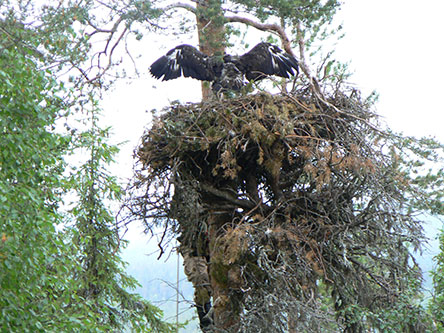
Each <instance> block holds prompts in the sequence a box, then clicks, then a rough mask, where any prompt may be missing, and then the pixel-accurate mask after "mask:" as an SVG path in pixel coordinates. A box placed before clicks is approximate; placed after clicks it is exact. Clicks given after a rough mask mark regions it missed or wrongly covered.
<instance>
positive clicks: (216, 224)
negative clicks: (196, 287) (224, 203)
mask: <svg viewBox="0 0 444 333" xmlns="http://www.w3.org/2000/svg"><path fill="white" fill-rule="evenodd" d="M229 221H231V214H229V213H227V212H212V213H211V215H210V217H209V219H208V226H209V239H210V244H209V250H210V267H209V273H210V283H211V287H212V289H213V308H214V326H215V328H216V331H217V332H218V331H222V332H237V330H238V327H239V320H240V317H239V312H240V311H239V307H237V306H236V304H237V302H236V300H235V297H233V293H232V290H231V285H232V283H231V280H236V279H239V276H238V275H240V272H237V270H236V268H235V267H234V265H227V264H225V263H224V262H223V258H224V253H223V248H221V247H220V246H218V243H217V240H218V238H220V237H223V236H224V234H225V231H224V228H223V227H224V225H225V224H226V223H227V222H229ZM233 275H236V276H235V277H234V276H233Z"/></svg>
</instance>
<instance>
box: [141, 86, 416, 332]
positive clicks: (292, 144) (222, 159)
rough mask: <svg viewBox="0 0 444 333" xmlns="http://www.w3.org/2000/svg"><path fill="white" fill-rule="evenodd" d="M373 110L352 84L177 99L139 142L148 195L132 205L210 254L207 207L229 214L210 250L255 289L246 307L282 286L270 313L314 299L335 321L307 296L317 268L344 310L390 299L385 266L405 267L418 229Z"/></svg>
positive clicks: (392, 285)
mask: <svg viewBox="0 0 444 333" xmlns="http://www.w3.org/2000/svg"><path fill="white" fill-rule="evenodd" d="M373 118H374V115H373V114H372V113H371V112H369V111H368V106H367V105H366V103H365V101H363V100H361V98H360V97H359V96H357V95H356V94H355V92H351V94H350V95H345V94H343V93H336V94H335V95H333V96H331V97H330V98H328V99H327V100H322V99H320V98H317V97H315V96H312V95H310V94H307V93H306V92H301V93H299V94H297V95H295V96H288V95H270V94H266V93H260V94H257V95H249V96H245V97H240V98H235V99H229V100H225V101H210V102H204V103H198V104H188V105H181V104H176V105H172V106H171V107H170V108H168V109H166V110H164V113H163V114H162V115H161V116H160V117H158V118H157V119H156V120H155V121H154V124H153V126H152V128H151V129H150V130H149V131H148V132H147V133H146V134H145V135H144V137H143V138H142V144H141V146H140V148H139V149H138V151H137V157H138V159H139V161H140V163H141V168H140V170H139V173H138V187H139V188H142V189H144V195H141V196H139V197H138V198H137V200H136V204H135V206H137V207H138V208H137V209H136V210H135V211H137V212H136V214H138V215H139V217H142V218H145V219H149V218H154V222H155V223H160V224H164V223H165V222H166V221H167V223H170V226H172V230H173V232H175V233H176V234H180V239H181V242H182V245H184V246H189V247H195V244H199V242H196V240H201V241H200V244H204V245H202V246H199V248H197V249H195V250H196V251H197V252H201V253H200V255H208V253H205V252H206V251H208V249H207V247H206V246H207V245H208V244H206V245H205V241H202V239H203V238H205V235H206V232H207V229H208V225H207V222H208V216H210V215H211V214H216V213H217V212H224V213H225V214H228V215H229V216H231V220H228V221H226V225H225V226H224V227H223V228H222V229H223V230H222V231H220V232H218V239H217V244H218V245H219V249H220V250H219V253H216V255H215V257H214V258H211V260H212V262H213V261H214V262H216V261H218V262H219V263H221V264H222V265H225V266H226V267H231V268H229V269H228V271H230V272H232V271H236V272H239V273H238V275H237V276H233V277H232V279H233V281H235V283H234V284H233V285H236V286H237V292H239V290H246V289H248V290H250V292H249V293H246V294H245V293H243V294H242V296H241V297H242V298H243V300H244V304H246V306H247V307H248V304H251V305H252V306H253V307H255V312H254V313H255V314H253V312H251V311H250V312H248V313H249V315H254V316H257V315H258V316H260V313H262V312H261V311H263V313H269V312H270V311H271V310H270V308H269V306H268V305H267V304H268V303H267V302H268V301H266V299H267V297H266V295H267V293H268V295H270V294H275V295H277V294H279V293H281V296H280V297H281V300H282V301H283V302H284V303H283V304H284V305H282V307H281V308H276V309H275V310H274V311H275V313H281V314H282V313H284V314H285V312H286V311H289V310H291V311H293V312H294V311H296V312H298V313H301V311H302V312H307V311H309V312H310V316H309V317H310V318H311V319H315V318H318V319H319V318H321V317H322V316H323V318H324V319H325V320H326V321H327V322H328V321H329V320H331V319H332V317H330V315H331V313H330V314H325V313H322V314H320V312H319V311H320V310H319V309H320V308H319V307H317V306H316V305H315V304H317V303H316V302H312V303H310V304H311V305H310V306H308V305H307V304H308V303H306V302H305V301H304V300H307V299H313V295H316V294H317V293H318V292H319V284H318V283H317V281H318V280H319V279H321V280H322V281H324V282H325V283H327V284H328V285H331V286H332V287H331V288H332V290H333V291H332V293H333V295H334V297H335V298H336V300H335V302H337V304H339V305H338V306H337V309H336V310H337V311H342V310H341V309H344V308H345V306H346V305H347V304H359V306H364V307H369V308H371V307H376V306H379V305H380V304H382V303H384V302H387V305H388V304H389V303H390V302H391V301H393V300H394V297H395V295H396V294H397V290H398V289H399V288H400V286H399V283H400V282H399V281H397V280H396V278H391V277H388V276H386V275H385V273H384V272H386V271H387V270H391V271H392V272H393V271H404V270H407V269H408V267H407V266H408V265H407V263H406V260H407V259H406V258H407V256H408V254H407V253H408V251H407V250H406V247H405V245H404V243H403V242H404V241H405V240H406V239H408V238H409V237H410V236H408V235H409V233H411V234H415V233H418V232H419V231H418V230H417V227H415V225H414V221H412V220H411V219H409V218H404V217H405V216H403V215H402V214H400V213H399V210H400V207H401V205H402V189H400V187H399V184H400V183H402V182H399V183H396V182H387V179H391V177H392V178H394V177H395V176H399V175H395V173H396V170H393V169H392V168H391V166H390V165H391V161H390V158H389V156H387V155H385V154H384V152H383V151H384V150H383V144H384V136H383V135H381V133H380V132H379V131H378V130H376V129H375V127H374V125H373ZM381 141H382V143H381ZM390 235H392V236H390ZM390 237H392V238H390ZM393 237H394V238H397V239H398V241H397V242H396V241H393ZM409 239H412V238H411V237H410V238H409ZM202 252H203V253H202ZM363 258H365V259H363ZM388 258H389V259H388ZM401 261H402V262H403V264H399V262H401ZM233 266H236V267H238V268H241V269H235V270H233ZM369 267H372V269H369ZM373 270H374V271H373ZM393 276H397V274H396V273H395V274H394V275H393ZM240 281H242V283H241V282H240ZM284 286H286V287H285V288H284ZM276 288H277V289H276ZM282 288H284V289H282ZM278 290H280V291H279V292H278ZM357 290H359V292H357ZM354 292H357V294H354ZM363 295H365V296H363ZM338 299H340V302H338ZM284 300H285V301H284ZM260 304H262V305H263V306H262V307H261V305H260ZM279 311H280V312H279ZM321 312H322V311H321ZM266 317H267V318H269V317H270V316H264V317H263V318H266ZM272 317H273V316H272ZM278 317H279V316H278ZM278 317H276V316H274V317H273V318H274V319H270V320H274V321H275V320H277V319H276V318H278ZM327 317H328V318H327ZM244 319H245V320H244V323H247V322H249V319H248V318H244ZM264 320H265V319H264ZM256 322H257V321H256ZM283 322H286V321H285V320H284V321H283ZM320 322H322V321H320ZM281 324H282V325H284V326H285V324H283V323H281ZM262 325H266V323H262ZM273 325H275V327H277V326H279V325H280V324H279V322H274V324H273ZM276 325H277V326H276ZM328 325H330V324H328ZM328 325H327V326H328ZM264 327H268V326H267V325H266V326H264ZM284 328H285V327H284Z"/></svg>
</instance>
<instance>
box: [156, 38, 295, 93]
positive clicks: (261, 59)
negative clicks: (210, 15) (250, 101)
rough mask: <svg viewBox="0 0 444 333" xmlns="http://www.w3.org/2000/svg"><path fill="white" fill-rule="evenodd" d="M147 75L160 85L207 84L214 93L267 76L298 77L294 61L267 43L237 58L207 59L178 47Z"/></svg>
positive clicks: (169, 52) (238, 87)
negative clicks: (184, 80) (181, 79)
mask: <svg viewBox="0 0 444 333" xmlns="http://www.w3.org/2000/svg"><path fill="white" fill-rule="evenodd" d="M150 72H151V74H152V75H153V76H154V77H155V78H157V79H162V81H167V80H172V79H176V78H178V77H179V76H184V77H192V78H194V79H197V80H202V81H210V82H212V84H211V86H212V89H213V92H214V93H216V94H217V93H219V92H220V91H223V90H234V91H238V90H240V89H241V88H242V87H243V86H244V85H245V84H246V82H245V81H244V77H245V78H246V79H247V80H248V81H258V80H261V79H263V78H265V77H267V76H269V75H277V76H280V77H284V78H289V77H290V76H291V75H295V74H296V75H297V74H299V65H298V61H297V60H296V58H295V57H293V56H292V55H290V54H288V53H286V52H284V51H282V50H281V49H280V48H279V47H277V46H276V45H273V44H271V43H265V42H262V43H259V44H257V45H256V46H255V47H253V48H252V49H251V50H250V51H248V52H247V53H245V54H243V55H241V56H232V55H228V54H225V55H223V56H208V55H206V54H204V53H202V52H200V51H199V50H198V49H196V48H195V47H193V46H191V45H186V44H183V45H179V46H176V47H175V48H174V49H172V50H170V51H168V52H167V54H166V55H164V56H162V57H160V58H159V59H157V60H156V61H155V62H154V63H153V64H152V65H151V67H150Z"/></svg>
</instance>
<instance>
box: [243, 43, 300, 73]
mask: <svg viewBox="0 0 444 333" xmlns="http://www.w3.org/2000/svg"><path fill="white" fill-rule="evenodd" d="M239 62H240V63H241V66H242V67H243V68H244V70H243V71H244V73H245V76H246V78H247V79H248V80H260V79H262V78H264V77H265V76H266V75H277V76H281V77H285V78H289V77H290V76H291V75H295V74H298V73H299V64H298V61H297V60H296V58H295V57H293V56H292V55H290V54H288V53H286V52H284V51H283V50H281V49H280V48H279V47H277V46H276V45H273V44H271V43H265V42H263V43H259V44H257V45H256V46H255V47H253V48H252V49H251V50H250V51H248V52H247V53H245V54H244V55H242V56H241V57H240V58H239Z"/></svg>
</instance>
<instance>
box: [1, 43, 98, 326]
mask: <svg viewBox="0 0 444 333" xmlns="http://www.w3.org/2000/svg"><path fill="white" fill-rule="evenodd" d="M2 40H4V39H2ZM6 42H7V40H6ZM20 51H22V50H20V48H19V47H14V46H11V45H7V43H6V44H3V43H2V44H0V216H1V221H0V232H1V237H2V238H1V242H0V266H1V268H0V309H1V313H2V314H1V316H0V327H1V330H2V331H11V332H17V331H21V332H39V331H78V330H80V329H81V328H82V327H90V319H89V316H88V315H87V313H88V309H87V307H86V306H85V305H84V303H83V299H82V298H81V297H79V296H78V295H77V293H76V291H77V289H78V287H77V284H76V282H75V280H74V279H73V276H72V270H73V271H75V270H76V269H78V268H79V266H78V263H77V261H76V258H74V257H73V256H71V254H70V251H69V250H68V246H67V244H65V243H64V241H63V237H62V235H60V234H58V233H57V232H56V229H55V226H56V225H57V224H58V223H60V222H61V217H60V215H59V214H58V212H57V211H58V210H57V209H58V205H59V203H60V195H59V192H60V188H61V185H62V172H63V169H64V162H63V159H62V154H63V152H64V151H65V148H66V146H67V144H68V143H69V138H67V137H64V136H62V135H59V134H55V133H53V132H51V131H49V130H48V129H49V128H51V127H52V126H54V124H55V119H56V117H57V115H58V113H59V111H60V108H59V105H60V100H59V98H58V97H56V95H57V93H58V92H59V90H60V86H59V85H58V84H57V83H56V82H55V81H54V80H53V79H52V77H51V76H50V75H49V74H48V73H45V72H42V71H38V70H37V68H36V66H35V65H34V63H33V61H32V60H31V59H30V58H29V54H26V53H25V54H23V53H21V52H20Z"/></svg>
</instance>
